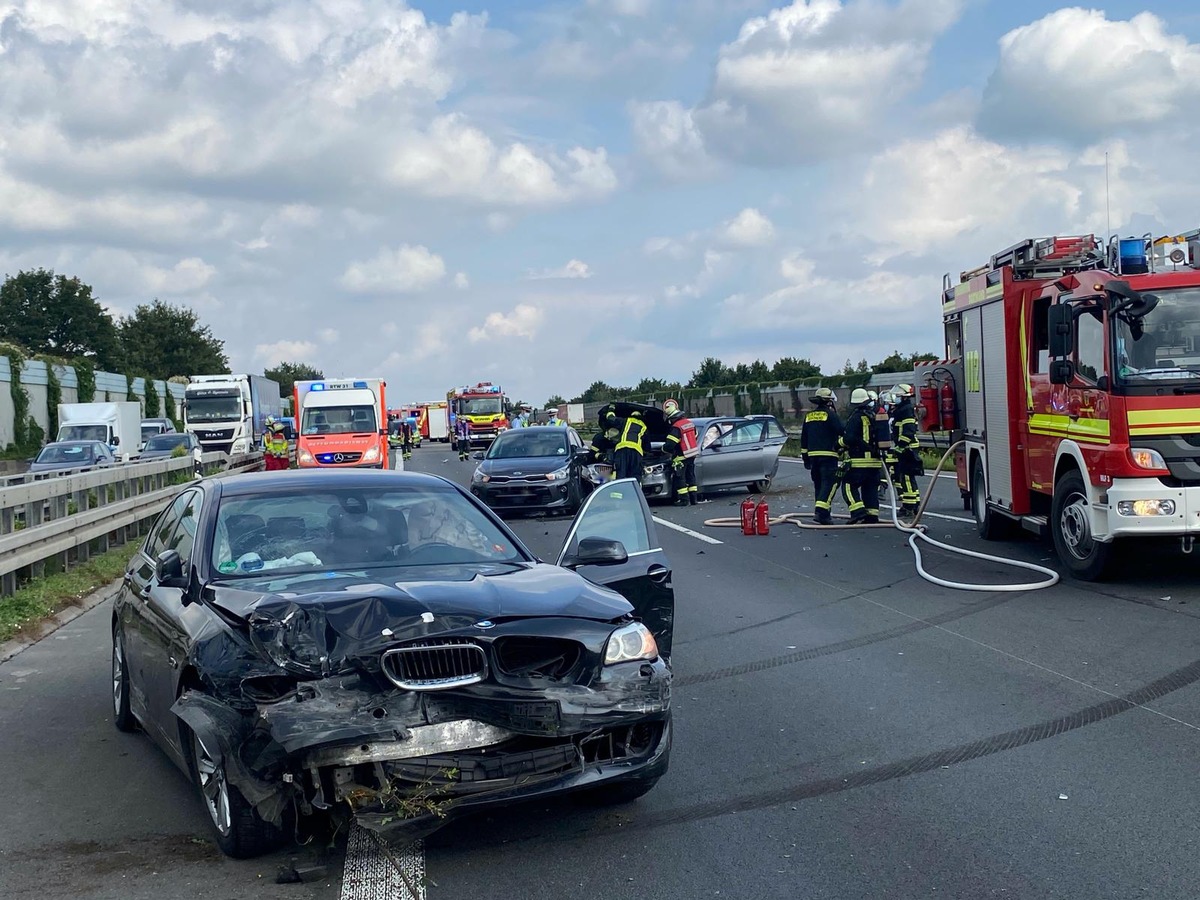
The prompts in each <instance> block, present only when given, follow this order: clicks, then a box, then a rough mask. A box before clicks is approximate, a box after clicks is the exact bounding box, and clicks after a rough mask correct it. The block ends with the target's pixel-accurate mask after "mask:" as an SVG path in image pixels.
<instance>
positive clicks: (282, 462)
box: [263, 421, 291, 472]
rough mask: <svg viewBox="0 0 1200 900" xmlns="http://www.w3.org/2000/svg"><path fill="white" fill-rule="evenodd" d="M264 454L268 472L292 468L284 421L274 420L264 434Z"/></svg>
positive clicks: (264, 463) (264, 462)
mask: <svg viewBox="0 0 1200 900" xmlns="http://www.w3.org/2000/svg"><path fill="white" fill-rule="evenodd" d="M263 454H264V455H263V468H264V469H266V470H267V471H268V472H277V471H280V470H282V469H288V468H291V460H290V459H289V453H288V442H287V435H286V434H285V433H284V428H283V423H282V422H276V421H272V422H271V427H270V428H269V429H267V431H266V432H265V433H264V434H263Z"/></svg>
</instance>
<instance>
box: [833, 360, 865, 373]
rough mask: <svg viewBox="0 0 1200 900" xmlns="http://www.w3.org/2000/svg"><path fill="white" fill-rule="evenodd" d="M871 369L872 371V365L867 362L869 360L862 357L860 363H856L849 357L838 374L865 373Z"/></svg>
mask: <svg viewBox="0 0 1200 900" xmlns="http://www.w3.org/2000/svg"><path fill="white" fill-rule="evenodd" d="M870 371H871V366H870V365H869V364H868V363H867V361H866V360H865V359H860V360H859V361H858V365H855V364H854V363H852V362H850V360H848V359H847V360H846V364H845V365H844V366H842V371H840V372H838V374H839V375H865V374H867V373H868V372H870Z"/></svg>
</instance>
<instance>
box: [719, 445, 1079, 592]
mask: <svg viewBox="0 0 1200 900" xmlns="http://www.w3.org/2000/svg"><path fill="white" fill-rule="evenodd" d="M962 444H963V442H962V441H958V442H957V443H954V444H951V445H950V447H949V448H948V449H947V450H946V452H945V453H944V454H943V455H942V458H941V459H940V460H939V461H938V464H937V467H936V468H935V469H934V472H935V473H937V472H940V471H941V470H942V465H943V464H944V463H945V462H946V460H947V459H949V458H950V454H952V453H953V452H954V451H955V450H956V449H958V448H959V447H960V446H962ZM883 475H884V478H886V479H887V483H888V487H889V488H890V489H891V492H892V496H893V497H895V496H897V494H896V488H895V486H894V485H893V484H892V475H891V473H890V472H889V471H888V467H887V466H884V467H883ZM937 482H938V479H937V477H936V475H935V477H934V479H933V484H931V485H930V487H929V490H928V491H927V492H926V493H925V497H924V498H923V499H922V500H921V505H920V506H919V507H917V514H916V516H914V517H913V520H912V522H911V523H910V524H908V525H905V524H902V523H901V522H900V516H899V514H898V513H897V504H895V503H893V504H892V510H891V512H892V523H891V524H890V525H889V524H888V523H886V522H879V523H876V524H871V525H864V524H855V525H849V524H847V525H818V524H816V523H815V522H808V521H805V520H804V517H803V516H802V515H801V514H800V513H784V514H783V515H781V516H774V517H772V518H771V519H770V522H771V524H772V525H785V524H786V525H796V526H797V527H799V528H811V529H820V530H822V531H823V530H825V529H835V530H837V531H846V530H848V529H850V528H895V529H896V530H897V531H900V532H902V533H904V534H907V535H908V546H909V547H910V548H912V552H913V558H914V562H915V564H916V567H917V574H918V575H920V576H921V577H922V578H924V579H925V580H926V581H928V582H930V583H931V584H936V585H940V586H941V587H946V588H952V589H953V590H956V591H994V592H1016V591H1037V590H1041V589H1042V588H1048V587H1052V586H1053V585H1055V584H1058V573H1057V572H1055V571H1054V570H1053V569H1048V568H1046V567H1045V566H1039V565H1036V564H1035V563H1028V562H1022V561H1021V560H1017V559H1005V558H1004V557H1002V556H992V555H991V554H990V553H980V552H979V551H978V550H967V549H965V548H963V547H954V546H952V545H950V544H946V543H943V542H942V541H939V540H935V539H934V538H931V537H930V536H929V535H927V534H926V533H925V530H924V526H923V525H921V524H920V521H921V516H923V515H924V514H925V507H926V506H928V505H929V501H930V499H931V498H932V497H933V491H934V488H936V487H937ZM839 518H845V517H839ZM704 524H705V525H708V526H710V527H713V528H729V527H741V524H742V522H741V519H739V518H736V517H733V518H718V519H706V520H705V522H704ZM918 540H921V541H925V542H926V543H928V544H932V545H933V546H934V547H937V548H939V549H941V550H945V551H947V552H948V553H957V554H958V555H960V556H968V557H970V558H972V559H982V560H986V561H987V562H992V563H997V564H999V565H1002V566H1011V567H1013V568H1016V569H1027V570H1029V571H1031V572H1037V573H1038V574H1039V575H1044V576H1045V578H1044V580H1042V581H1031V582H1026V583H1024V584H972V583H971V582H967V581H950V580H949V579H946V578H938V577H937V576H936V575H932V574H930V573H929V572H927V571H925V565H924V559H923V558H922V557H921V548H920V547H919V546H918V545H917V541H918Z"/></svg>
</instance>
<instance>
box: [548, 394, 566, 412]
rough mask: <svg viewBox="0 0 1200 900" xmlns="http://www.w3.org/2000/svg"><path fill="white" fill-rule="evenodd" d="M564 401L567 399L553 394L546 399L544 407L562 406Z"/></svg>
mask: <svg viewBox="0 0 1200 900" xmlns="http://www.w3.org/2000/svg"><path fill="white" fill-rule="evenodd" d="M566 402H567V401H566V400H564V399H563V398H562V397H560V396H558V394H555V395H554V396H553V397H551V398H550V399H549V400H547V401H546V408H547V409H549V408H550V407H552V406H562V405H563V404H564V403H566Z"/></svg>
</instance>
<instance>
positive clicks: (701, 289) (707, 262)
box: [666, 249, 730, 300]
mask: <svg viewBox="0 0 1200 900" xmlns="http://www.w3.org/2000/svg"><path fill="white" fill-rule="evenodd" d="M729 261H730V256H729V254H728V253H720V252H718V251H716V250H712V249H709V250H705V251H704V265H703V267H702V268H701V269H700V271H699V272H698V273H697V274H696V277H695V278H693V279H692V280H691V281H690V282H687V283H685V284H672V285H669V286H668V287H667V289H666V297H667V299H668V300H679V299H682V298H687V297H702V296H703V295H704V294H705V293H707V292H708V290H709V289H710V288H711V287H712V286H713V285H714V284H715V283H716V282H717V280H718V279H720V278H721V277H723V276H724V275H725V274H726V273H727V271H728V269H729Z"/></svg>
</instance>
